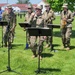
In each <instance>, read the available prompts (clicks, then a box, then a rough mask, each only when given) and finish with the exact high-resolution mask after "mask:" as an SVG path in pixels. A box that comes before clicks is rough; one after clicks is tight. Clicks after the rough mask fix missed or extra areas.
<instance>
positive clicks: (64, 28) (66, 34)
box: [61, 5, 74, 48]
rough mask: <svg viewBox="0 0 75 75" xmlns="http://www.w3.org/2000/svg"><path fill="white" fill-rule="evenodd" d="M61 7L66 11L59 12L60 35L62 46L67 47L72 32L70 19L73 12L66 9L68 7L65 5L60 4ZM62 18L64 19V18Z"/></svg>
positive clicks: (68, 46) (71, 19)
mask: <svg viewBox="0 0 75 75" xmlns="http://www.w3.org/2000/svg"><path fill="white" fill-rule="evenodd" d="M62 7H63V8H66V9H67V11H64V10H63V11H62V12H61V35H62V43H63V46H64V47H66V46H67V48H70V37H71V34H72V21H73V19H74V18H73V14H72V12H71V11H70V10H68V7H67V6H66V5H63V6H62ZM64 18H65V19H66V20H64Z"/></svg>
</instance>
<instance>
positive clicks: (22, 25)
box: [19, 23, 31, 49]
mask: <svg viewBox="0 0 75 75" xmlns="http://www.w3.org/2000/svg"><path fill="white" fill-rule="evenodd" d="M19 25H20V27H23V28H27V27H31V25H30V24H29V23H19ZM28 48H29V47H28V41H27V30H26V46H25V48H24V49H28Z"/></svg>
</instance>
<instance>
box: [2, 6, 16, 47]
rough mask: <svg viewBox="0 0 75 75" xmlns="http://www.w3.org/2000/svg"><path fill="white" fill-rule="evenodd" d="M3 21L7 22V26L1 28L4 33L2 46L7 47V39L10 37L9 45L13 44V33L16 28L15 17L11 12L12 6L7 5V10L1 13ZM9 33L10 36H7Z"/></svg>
mask: <svg viewBox="0 0 75 75" xmlns="http://www.w3.org/2000/svg"><path fill="white" fill-rule="evenodd" d="M2 19H3V21H7V22H8V25H7V26H4V27H3V32H4V44H5V47H7V44H8V37H10V41H9V42H10V43H12V42H13V39H14V31H15V27H16V15H15V14H14V12H13V10H12V6H11V5H8V6H7V10H5V12H4V13H3V16H2ZM8 28H9V32H8ZM9 33H10V35H9V36H8V34H9Z"/></svg>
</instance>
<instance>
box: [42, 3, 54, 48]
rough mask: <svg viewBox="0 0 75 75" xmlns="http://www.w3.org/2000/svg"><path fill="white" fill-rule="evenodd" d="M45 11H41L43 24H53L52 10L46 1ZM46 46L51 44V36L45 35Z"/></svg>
mask: <svg viewBox="0 0 75 75" xmlns="http://www.w3.org/2000/svg"><path fill="white" fill-rule="evenodd" d="M45 7H46V11H45V12H44V13H43V17H44V26H45V27H47V25H48V24H53V20H55V15H54V11H53V10H52V9H51V7H50V5H49V4H48V3H46V4H45ZM46 43H47V45H46V46H45V48H46V47H49V46H50V45H52V36H47V37H46Z"/></svg>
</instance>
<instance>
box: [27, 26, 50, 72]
mask: <svg viewBox="0 0 75 75" xmlns="http://www.w3.org/2000/svg"><path fill="white" fill-rule="evenodd" d="M26 29H27V30H28V32H29V35H30V36H39V37H40V36H51V29H49V28H35V27H31V28H26ZM39 44H40V39H39ZM38 54H39V57H38V69H37V70H36V73H40V71H41V70H40V45H39V48H38Z"/></svg>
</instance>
